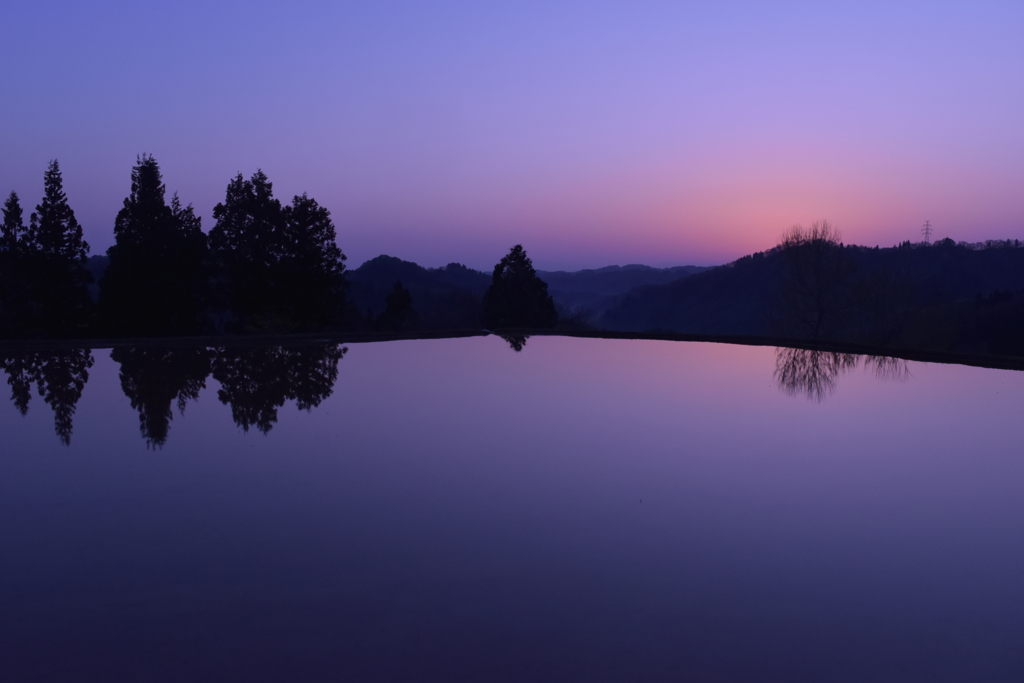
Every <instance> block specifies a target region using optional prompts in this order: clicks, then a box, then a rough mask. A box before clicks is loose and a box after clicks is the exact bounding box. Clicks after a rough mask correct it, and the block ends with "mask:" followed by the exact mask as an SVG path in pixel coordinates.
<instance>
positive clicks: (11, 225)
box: [0, 192, 27, 254]
mask: <svg viewBox="0 0 1024 683" xmlns="http://www.w3.org/2000/svg"><path fill="white" fill-rule="evenodd" d="M3 214H4V223H3V227H2V232H0V252H4V253H8V254H15V253H17V252H18V251H20V250H21V248H22V247H23V246H24V242H25V236H26V232H27V228H26V227H25V219H24V211H23V210H22V208H21V201H20V200H19V199H18V193H17V192H11V194H9V195H8V196H7V199H6V200H5V201H4V208H3Z"/></svg>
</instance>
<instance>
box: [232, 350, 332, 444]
mask: <svg viewBox="0 0 1024 683" xmlns="http://www.w3.org/2000/svg"><path fill="white" fill-rule="evenodd" d="M347 350H348V349H346V348H344V347H342V346H340V345H339V344H324V345H319V346H304V347H281V346H273V347H251V348H236V349H228V348H222V349H217V350H216V351H215V352H214V358H213V378H214V379H215V380H217V382H219V383H220V385H221V389H220V390H219V391H218V392H217V397H218V398H219V399H220V401H221V403H224V404H226V405H230V406H231V416H232V417H233V418H234V420H235V424H237V425H238V426H239V427H241V428H242V429H244V430H245V431H249V427H251V426H255V427H256V428H257V429H259V430H260V431H261V432H263V433H264V434H266V433H267V432H269V431H270V430H271V429H272V428H273V426H274V423H275V422H277V409H278V408H280V407H281V406H283V405H284V404H285V402H286V401H290V400H293V401H295V403H296V405H297V406H298V407H299V409H300V410H311V409H312V408H314V407H316V406H318V405H320V403H321V402H322V401H323V400H324V399H326V398H327V397H329V396H330V395H331V393H332V392H333V391H334V383H335V381H337V379H338V361H340V360H341V359H342V358H343V357H344V355H345V352H346V351H347Z"/></svg>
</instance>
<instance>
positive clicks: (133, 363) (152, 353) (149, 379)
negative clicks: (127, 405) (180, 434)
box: [110, 347, 211, 448]
mask: <svg viewBox="0 0 1024 683" xmlns="http://www.w3.org/2000/svg"><path fill="white" fill-rule="evenodd" d="M210 355H211V354H210V352H209V351H208V350H207V349H206V348H196V349H160V348H145V347H134V348H133V347H119V348H116V349H114V350H113V351H112V352H111V354H110V357H111V358H112V359H113V360H115V361H117V362H118V363H120V364H121V372H120V378H121V389H122V390H123V391H124V394H125V396H127V397H128V400H129V401H131V404H132V408H134V409H136V410H137V411H139V431H141V432H142V437H143V438H144V439H145V440H146V444H147V446H149V447H151V448H159V447H161V446H163V445H164V443H166V442H167V434H168V431H169V430H170V423H171V420H172V419H173V417H174V411H173V410H172V406H171V404H172V403H175V402H176V403H177V406H178V412H179V413H181V414H182V415H184V413H185V406H186V405H187V403H188V402H189V401H194V400H197V399H198V398H199V392H200V391H201V390H202V389H203V388H205V387H206V377H207V376H208V375H209V374H210Z"/></svg>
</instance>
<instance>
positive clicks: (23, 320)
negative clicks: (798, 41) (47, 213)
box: [0, 192, 31, 337]
mask: <svg viewBox="0 0 1024 683" xmlns="http://www.w3.org/2000/svg"><path fill="white" fill-rule="evenodd" d="M3 216H4V221H3V226H2V228H0V334H2V335H4V336H11V337H13V336H18V335H20V334H22V333H23V332H24V329H25V326H26V324H27V322H28V320H27V319H28V317H29V315H28V310H29V309H27V308H26V307H27V306H29V305H30V294H31V290H30V288H29V287H28V280H29V277H28V276H29V273H28V270H27V268H26V265H27V264H26V263H25V248H26V245H25V240H26V236H27V232H28V229H27V228H26V227H25V220H24V212H23V211H22V208H21V202H20V201H19V199H18V195H17V193H15V192H12V193H11V194H10V195H8V197H7V200H6V201H5V202H4V206H3Z"/></svg>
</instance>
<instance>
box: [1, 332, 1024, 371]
mask: <svg viewBox="0 0 1024 683" xmlns="http://www.w3.org/2000/svg"><path fill="white" fill-rule="evenodd" d="M489 334H495V335H499V336H529V337H540V336H548V337H579V338H586V339H646V340H656V341H678V342H710V343H715V344H739V345H742V346H779V347H787V348H794V349H807V350H809V351H828V352H834V353H852V354H858V355H865V356H888V357H891V358H902V359H903V360H910V361H918V362H922V363H944V364H951V365H969V366H973V367H981V368H990V369H995V370H1024V357H1021V356H1000V355H993V354H979V353H953V352H947V351H926V350H920V349H906V348H894V347H886V346H872V345H868V344H856V343H852V342H836V341H822V340H808V339H787V338H783V337H759V336H739V335H718V334H676V333H672V332H615V331H612V330H592V331H582V330H578V331H570V330H557V331H555V330H527V329H507V330H481V329H470V330H436V331H425V332H417V333H351V332H349V333H309V334H273V335H237V336H235V335H219V336H197V337H136V338H118V339H110V338H107V339H103V338H78V339H4V340H0V351H4V350H16V351H22V350H28V349H68V348H90V349H113V348H117V347H125V346H132V347H137V346H145V347H151V348H191V347H196V346H207V347H218V346H219V347H248V346H296V345H307V344H317V343H331V342H334V343H338V344H363V343H373V342H387V341H411V340H416V339H458V338H464V337H484V336H488V335H489Z"/></svg>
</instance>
